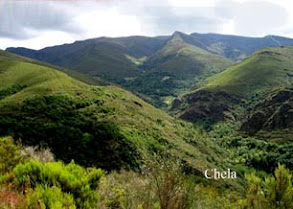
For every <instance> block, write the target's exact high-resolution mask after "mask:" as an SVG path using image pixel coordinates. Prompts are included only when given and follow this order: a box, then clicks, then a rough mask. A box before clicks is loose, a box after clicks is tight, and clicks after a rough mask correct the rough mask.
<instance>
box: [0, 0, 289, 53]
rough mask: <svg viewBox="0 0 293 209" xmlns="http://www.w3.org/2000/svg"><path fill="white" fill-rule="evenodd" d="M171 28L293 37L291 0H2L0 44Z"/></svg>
mask: <svg viewBox="0 0 293 209" xmlns="http://www.w3.org/2000/svg"><path fill="white" fill-rule="evenodd" d="M174 31H181V32H184V33H192V32H198V33H210V32H211V33H221V34H235V35H244V36H265V35H271V34H274V35H281V36H287V37H293V1H291V0H277V1H275V0H263V1H261V0H89V1H85V0H80V1H78V0H0V48H1V49H5V48H6V47H16V46H21V47H28V48H33V49H40V48H43V47H46V46H53V45H58V44H63V43H71V42H74V41H75V40H83V39H88V38H94V37H100V36H110V37H117V36H129V35H147V36H156V35H170V34H172V33H173V32H174Z"/></svg>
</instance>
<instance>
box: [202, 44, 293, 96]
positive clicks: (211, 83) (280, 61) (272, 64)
mask: <svg viewBox="0 0 293 209" xmlns="http://www.w3.org/2000/svg"><path fill="white" fill-rule="evenodd" d="M292 53H293V48H292V47H283V48H281V47H279V48H267V49H263V50H260V51H258V52H256V53H254V54H253V55H252V56H251V57H249V58H247V59H245V60H244V61H242V62H240V63H239V64H236V65H234V66H233V67H231V68H229V69H227V70H225V71H223V72H221V73H219V74H217V75H214V76H212V77H210V78H208V79H207V80H206V83H205V85H204V86H203V89H206V90H212V91H213V90H215V91H225V92H227V93H230V94H233V95H236V96H239V97H244V98H250V97H251V96H253V95H256V94H264V93H267V92H269V91H271V90H274V89H276V88H279V87H288V86H292V81H291V76H292V75H293V68H292V66H293V61H292V59H291V57H292Z"/></svg>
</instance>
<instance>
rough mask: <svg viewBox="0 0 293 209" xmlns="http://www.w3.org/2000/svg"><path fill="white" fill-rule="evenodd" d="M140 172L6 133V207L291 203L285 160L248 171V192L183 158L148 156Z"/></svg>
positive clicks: (2, 162)
mask: <svg viewBox="0 0 293 209" xmlns="http://www.w3.org/2000/svg"><path fill="white" fill-rule="evenodd" d="M144 166H145V167H144V169H142V171H141V172H140V173H135V172H132V171H123V170H121V171H119V172H118V171H114V172H111V173H106V172H104V171H103V170H101V169H97V168H85V167H82V166H80V165H77V164H76V163H75V162H73V161H72V162H70V163H68V164H65V163H63V162H61V161H58V162H56V161H54V158H53V155H52V153H51V152H50V151H49V150H42V149H37V148H32V147H23V146H22V145H21V144H20V143H15V142H14V141H13V140H12V138H1V139H0V208H1V209H2V208H4V209H6V208H7V209H8V208H15V209H25V208H29V209H74V208H81V209H90V208H111V209H120V208H121V209H124V208H129V209H198V208H205V209H209V208H213V209H214V208H231V209H232V208H233V209H235V208H236V209H237V208H239V209H244V208H254V209H276V208H278V209H290V208H293V186H292V182H291V178H292V176H291V174H290V172H289V170H288V169H286V168H285V166H282V165H279V166H278V167H277V169H276V170H275V172H274V175H268V176H267V177H266V178H261V177H258V175H257V173H251V174H246V186H245V190H244V192H243V193H236V192H235V191H233V190H229V189H225V190H223V189H217V188H215V187H213V186H208V185H205V184H203V183H201V182H199V181H198V180H197V181H196V180H195V179H194V176H187V175H185V174H184V173H183V172H182V169H181V163H180V161H176V160H166V159H163V158H155V160H145V161H144Z"/></svg>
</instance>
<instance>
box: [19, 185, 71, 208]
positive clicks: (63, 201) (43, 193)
mask: <svg viewBox="0 0 293 209" xmlns="http://www.w3.org/2000/svg"><path fill="white" fill-rule="evenodd" d="M24 208H27V209H35V208H40V209H75V208H76V206H75V203H74V200H73V196H72V195H71V194H68V193H64V192H62V190H61V189H60V188H58V187H55V186H53V187H47V186H42V185H38V186H37V187H36V188H35V189H34V190H33V191H31V193H30V194H29V195H28V196H27V198H26V202H25V205H24Z"/></svg>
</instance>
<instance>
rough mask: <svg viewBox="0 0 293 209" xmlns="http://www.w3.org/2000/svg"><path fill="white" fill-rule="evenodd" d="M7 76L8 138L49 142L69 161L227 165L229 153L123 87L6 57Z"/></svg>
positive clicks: (3, 105)
mask: <svg viewBox="0 0 293 209" xmlns="http://www.w3.org/2000/svg"><path fill="white" fill-rule="evenodd" d="M0 72H1V74H0V133H1V135H8V134H9V135H13V136H15V137H17V138H21V139H22V141H23V143H25V144H34V145H37V144H39V143H41V142H42V144H47V145H49V146H50V147H51V148H52V150H53V152H54V153H55V155H56V156H57V157H58V158H60V159H62V160H65V161H69V160H70V159H72V158H73V159H75V160H76V161H77V162H79V163H81V164H86V165H88V164H93V165H96V166H100V167H103V168H105V169H113V168H119V167H123V166H126V165H128V166H130V167H133V166H136V165H137V163H138V162H139V159H141V158H142V156H148V155H150V154H153V153H167V152H168V153H170V154H171V155H172V156H174V157H177V158H178V157H179V158H180V159H182V161H183V162H185V163H186V165H187V166H190V167H192V168H193V169H196V170H197V172H199V173H201V171H202V170H203V169H204V168H207V167H210V166H214V164H215V163H216V162H217V163H219V164H218V166H220V165H221V163H220V162H221V161H222V159H223V158H222V157H223V156H225V155H226V154H225V151H223V150H221V149H220V148H219V147H218V146H217V145H214V144H213V142H212V141H210V140H209V139H206V138H205V135H204V134H201V135H200V134H199V131H198V130H196V129H194V128H193V126H192V125H191V124H188V123H185V122H182V121H178V120H177V119H174V118H172V117H170V116H169V115H167V114H166V113H165V112H163V111H161V110H158V109H156V108H154V107H153V106H151V105H150V104H148V103H146V102H144V101H143V100H141V99H139V98H138V97H136V96H134V95H132V94H131V93H129V92H127V91H125V90H122V89H120V88H117V87H113V86H103V87H102V86H100V87H99V86H90V85H87V84H84V83H82V82H80V81H77V80H75V79H73V78H71V77H69V76H68V75H66V74H64V73H62V72H60V71H57V70H55V69H53V68H49V67H45V66H41V65H38V64H33V63H28V62H26V60H21V59H20V60H18V59H14V58H9V57H7V56H3V55H2V56H1V58H0ZM105 124H107V126H105ZM93 127H95V128H93ZM101 127H102V128H103V129H101V130H102V131H101V130H100V129H99V128H101ZM105 127H107V128H105ZM115 130H116V131H115ZM96 134H98V135H96ZM99 136H103V137H102V138H101V137H99ZM95 137H98V138H95ZM96 140H99V142H96ZM100 141H101V142H100ZM104 152H107V153H104ZM96 153H98V154H96ZM208 158H209V159H213V160H209V161H208V160H207V159H208ZM115 163H116V164H115ZM111 166H113V167H111Z"/></svg>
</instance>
